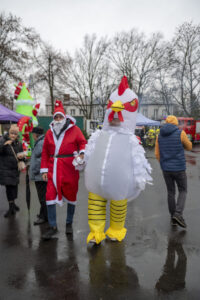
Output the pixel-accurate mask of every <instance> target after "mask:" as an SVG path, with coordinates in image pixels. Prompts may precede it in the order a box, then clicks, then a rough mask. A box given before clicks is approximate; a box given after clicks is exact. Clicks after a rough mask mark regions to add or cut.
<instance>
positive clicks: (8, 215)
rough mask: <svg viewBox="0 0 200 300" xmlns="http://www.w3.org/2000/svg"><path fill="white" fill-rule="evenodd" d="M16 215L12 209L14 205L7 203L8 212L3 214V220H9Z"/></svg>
mask: <svg viewBox="0 0 200 300" xmlns="http://www.w3.org/2000/svg"><path fill="white" fill-rule="evenodd" d="M15 213H16V210H15V207H14V203H13V202H12V203H9V210H8V211H7V212H6V213H5V214H4V218H9V217H12V216H14V215H15Z"/></svg>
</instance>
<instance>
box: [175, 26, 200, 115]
mask: <svg viewBox="0 0 200 300" xmlns="http://www.w3.org/2000/svg"><path fill="white" fill-rule="evenodd" d="M172 46H173V49H174V57H175V64H174V70H173V73H172V78H173V79H174V93H173V97H174V99H175V100H176V101H177V103H178V104H179V106H180V107H181V108H182V110H183V111H184V113H185V114H186V115H187V116H197V115H198V114H199V106H200V25H197V26H195V25H193V24H192V23H183V24H182V25H181V26H179V27H178V28H177V31H176V33H175V37H174V39H173V41H172Z"/></svg>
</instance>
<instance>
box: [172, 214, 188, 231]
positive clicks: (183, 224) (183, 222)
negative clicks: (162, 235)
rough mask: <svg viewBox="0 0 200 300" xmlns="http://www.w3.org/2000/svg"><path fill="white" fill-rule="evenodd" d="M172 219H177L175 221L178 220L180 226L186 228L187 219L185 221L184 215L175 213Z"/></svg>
mask: <svg viewBox="0 0 200 300" xmlns="http://www.w3.org/2000/svg"><path fill="white" fill-rule="evenodd" d="M172 219H173V220H175V222H176V223H177V224H178V225H179V226H181V227H183V228H186V227H187V225H186V223H185V221H184V219H183V217H182V216H179V215H174V216H173V217H172Z"/></svg>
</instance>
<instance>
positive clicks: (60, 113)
mask: <svg viewBox="0 0 200 300" xmlns="http://www.w3.org/2000/svg"><path fill="white" fill-rule="evenodd" d="M58 114H59V115H62V116H63V117H64V118H65V115H64V114H63V113H62V112H60V111H57V112H56V113H55V114H54V115H53V118H54V117H55V116H56V115H58Z"/></svg>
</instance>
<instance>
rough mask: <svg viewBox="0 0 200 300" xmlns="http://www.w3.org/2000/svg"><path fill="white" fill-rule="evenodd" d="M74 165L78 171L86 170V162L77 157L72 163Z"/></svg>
mask: <svg viewBox="0 0 200 300" xmlns="http://www.w3.org/2000/svg"><path fill="white" fill-rule="evenodd" d="M72 165H73V166H74V167H75V169H76V170H78V171H82V170H83V169H84V168H85V160H84V159H82V158H80V156H78V155H77V156H75V158H74V160H73V161H72Z"/></svg>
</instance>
